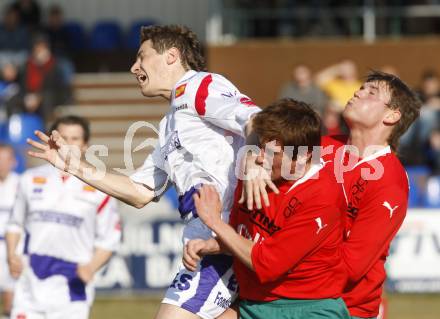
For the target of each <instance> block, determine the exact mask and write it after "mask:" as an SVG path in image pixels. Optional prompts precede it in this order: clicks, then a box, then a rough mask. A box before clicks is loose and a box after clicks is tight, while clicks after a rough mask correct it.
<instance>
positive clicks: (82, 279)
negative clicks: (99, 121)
mask: <svg viewBox="0 0 440 319" xmlns="http://www.w3.org/2000/svg"><path fill="white" fill-rule="evenodd" d="M54 128H56V129H57V130H58V131H59V133H60V134H61V136H63V138H64V139H65V140H66V142H67V143H69V144H70V145H76V146H77V147H78V148H79V149H80V150H82V151H84V150H85V148H86V146H87V141H88V139H89V128H88V123H87V122H86V121H85V120H84V119H82V118H79V117H75V116H68V117H63V118H60V119H58V120H57V121H56V122H55V124H54ZM116 206H117V203H116V200H115V199H114V198H111V197H109V196H108V195H106V194H104V193H102V192H100V191H98V190H96V189H95V188H93V187H91V186H90V185H87V184H85V183H84V182H82V181H81V180H79V179H77V178H76V177H74V176H70V175H69V174H67V173H65V172H60V171H59V170H58V169H56V168H54V167H53V166H52V165H49V164H46V165H43V166H39V167H36V168H31V169H28V170H27V171H25V172H24V173H23V175H22V176H21V177H20V182H19V187H18V191H17V199H16V202H15V205H14V209H13V212H12V215H11V218H10V220H9V223H8V225H7V233H6V240H7V245H8V261H9V266H10V270H11V274H12V275H13V276H19V277H18V280H17V283H16V289H15V296H14V302H13V308H12V315H11V318H12V319H22V318H25V319H58V318H59V319H69V318H71V319H86V318H88V316H89V309H90V306H91V303H92V302H93V297H94V289H93V275H94V274H95V272H96V271H97V270H98V269H99V268H101V266H103V265H104V264H105V263H106V262H107V261H108V260H109V258H110V257H111V255H112V252H113V251H114V250H115V249H116V248H117V246H118V244H119V242H120V239H121V225H120V220H119V215H118V213H117V207H116ZM22 228H24V229H26V232H27V234H28V239H27V243H26V252H27V255H28V256H27V257H28V258H26V259H24V258H22V256H20V255H18V254H16V253H15V250H16V245H17V243H18V239H19V237H20V235H19V234H20V233H19V232H18V231H19V230H20V229H22Z"/></svg>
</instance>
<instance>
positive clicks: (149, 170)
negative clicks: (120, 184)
mask: <svg viewBox="0 0 440 319" xmlns="http://www.w3.org/2000/svg"><path fill="white" fill-rule="evenodd" d="M158 156H160V146H159V145H157V146H156V148H155V149H154V151H153V153H152V154H150V155H148V157H147V159H146V160H145V162H144V164H143V165H142V166H141V167H140V168H139V169H138V170H137V171H136V172H135V173H133V174H132V175H131V176H130V179H131V180H132V181H134V182H136V183H139V184H143V185H146V186H148V187H149V188H151V189H153V190H154V194H155V198H156V199H159V197H160V196H161V195H162V194H163V193H164V192H165V190H166V189H167V188H168V187H169V186H170V185H171V183H170V181H169V177H168V174H167V173H166V172H165V171H164V170H162V169H160V168H159V167H158V165H157V164H156V163H157V161H158V158H157V157H158Z"/></svg>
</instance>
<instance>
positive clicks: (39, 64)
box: [9, 35, 70, 121]
mask: <svg viewBox="0 0 440 319" xmlns="http://www.w3.org/2000/svg"><path fill="white" fill-rule="evenodd" d="M21 80H22V81H21V88H22V92H23V94H21V99H20V100H19V101H16V103H13V104H11V105H9V115H10V114H13V113H22V112H27V113H37V114H39V115H40V116H41V117H42V118H43V119H44V120H45V121H47V120H48V119H49V117H50V116H51V114H52V113H53V110H54V108H55V107H56V106H58V105H62V104H65V103H67V102H69V101H70V87H69V85H68V84H67V83H66V81H65V77H64V75H63V71H62V69H61V67H60V65H59V63H58V61H57V59H56V58H55V56H54V55H53V54H52V52H51V50H50V47H49V42H48V40H47V38H46V37H45V36H42V35H39V36H37V37H36V38H35V41H34V45H33V48H32V52H31V55H30V56H29V58H28V60H27V61H26V65H25V66H24V70H23V76H22V79H21Z"/></svg>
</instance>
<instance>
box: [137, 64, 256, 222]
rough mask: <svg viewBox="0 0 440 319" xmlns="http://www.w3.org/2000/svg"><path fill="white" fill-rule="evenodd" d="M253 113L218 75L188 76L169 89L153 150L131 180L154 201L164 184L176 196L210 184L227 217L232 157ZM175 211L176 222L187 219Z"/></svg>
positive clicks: (232, 185)
mask: <svg viewBox="0 0 440 319" xmlns="http://www.w3.org/2000/svg"><path fill="white" fill-rule="evenodd" d="M259 111H260V108H259V107H257V106H255V104H254V103H253V102H252V101H251V100H250V99H249V98H248V97H247V96H245V95H243V94H241V93H240V92H239V91H238V89H237V88H236V87H235V86H234V85H233V84H232V83H231V82H230V81H228V80H227V79H226V78H224V77H223V76H221V75H218V74H214V73H206V72H196V71H188V72H187V73H186V74H185V75H184V76H183V78H182V79H181V80H180V81H178V82H177V84H176V85H175V87H174V90H173V92H172V96H171V108H170V110H169V112H168V113H167V114H166V116H165V117H164V118H163V119H162V121H161V122H160V128H159V143H158V145H157V146H156V148H155V150H154V151H153V153H152V154H151V155H150V156H148V158H147V159H146V161H145V163H144V165H143V166H142V167H141V168H140V169H139V170H138V171H137V172H136V173H135V174H133V175H132V176H131V179H132V180H134V181H135V182H138V183H142V184H145V185H147V186H149V187H151V188H153V189H154V190H155V192H156V194H157V196H158V197H159V196H160V195H161V193H162V192H163V191H162V190H163V189H164V188H165V186H164V185H166V184H167V183H168V182H169V181H170V182H172V183H173V184H174V185H175V187H176V190H177V192H178V194H179V195H180V196H183V195H185V193H187V192H190V193H192V192H193V190H194V187H197V185H200V184H214V185H216V187H217V188H218V191H219V192H220V195H221V197H222V202H223V205H224V209H225V211H227V212H229V210H230V207H231V203H232V197H233V193H234V190H235V186H236V177H235V172H234V170H235V160H236V155H237V152H238V149H239V147H240V146H242V145H244V142H245V127H246V124H247V122H248V120H249V118H250V117H251V115H253V114H255V113H257V112H259ZM181 206H182V205H181ZM179 210H180V213H181V215H182V218H184V219H188V217H189V218H191V217H193V216H187V215H188V214H189V213H190V211H191V210H190V209H185V208H184V207H179ZM190 215H191V214H190ZM224 217H225V218H227V217H228V216H224Z"/></svg>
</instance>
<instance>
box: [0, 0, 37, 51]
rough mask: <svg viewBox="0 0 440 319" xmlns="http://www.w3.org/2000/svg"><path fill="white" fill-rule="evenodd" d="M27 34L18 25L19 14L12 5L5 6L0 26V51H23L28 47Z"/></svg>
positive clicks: (24, 29)
mask: <svg viewBox="0 0 440 319" xmlns="http://www.w3.org/2000/svg"><path fill="white" fill-rule="evenodd" d="M29 41H30V40H29V34H28V31H27V29H26V28H24V27H23V26H21V25H20V16H19V14H18V11H17V10H16V9H14V8H13V7H7V8H6V11H5V12H4V14H3V23H2V25H1V26H0V51H25V50H28V49H29V44H30V42H29Z"/></svg>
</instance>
